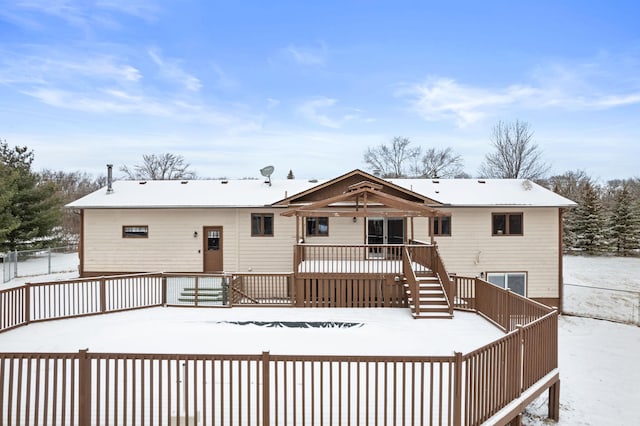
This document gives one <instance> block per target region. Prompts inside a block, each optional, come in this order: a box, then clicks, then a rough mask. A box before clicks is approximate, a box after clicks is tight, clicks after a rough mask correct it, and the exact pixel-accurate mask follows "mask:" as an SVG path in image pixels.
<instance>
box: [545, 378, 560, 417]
mask: <svg viewBox="0 0 640 426" xmlns="http://www.w3.org/2000/svg"><path fill="white" fill-rule="evenodd" d="M548 417H549V418H550V419H553V420H555V421H558V420H560V380H558V381H557V382H555V383H554V384H553V385H551V387H550V388H549V407H548Z"/></svg>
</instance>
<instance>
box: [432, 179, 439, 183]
mask: <svg viewBox="0 0 640 426" xmlns="http://www.w3.org/2000/svg"><path fill="white" fill-rule="evenodd" d="M431 182H433V183H440V181H439V180H438V179H434V180H432V181H431Z"/></svg>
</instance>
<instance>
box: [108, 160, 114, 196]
mask: <svg viewBox="0 0 640 426" xmlns="http://www.w3.org/2000/svg"><path fill="white" fill-rule="evenodd" d="M112 192H113V164H107V194H111V193H112Z"/></svg>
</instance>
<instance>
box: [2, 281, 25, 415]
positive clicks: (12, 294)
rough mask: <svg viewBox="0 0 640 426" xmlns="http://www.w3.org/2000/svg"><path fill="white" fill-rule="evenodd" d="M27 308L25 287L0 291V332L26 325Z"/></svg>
mask: <svg viewBox="0 0 640 426" xmlns="http://www.w3.org/2000/svg"><path fill="white" fill-rule="evenodd" d="M28 307H29V303H28V289H27V287H16V288H10V289H7V290H2V291H0V332H2V331H7V330H10V329H12V328H15V327H19V326H21V325H25V324H27V323H28V321H29V312H28ZM0 424H1V423H0Z"/></svg>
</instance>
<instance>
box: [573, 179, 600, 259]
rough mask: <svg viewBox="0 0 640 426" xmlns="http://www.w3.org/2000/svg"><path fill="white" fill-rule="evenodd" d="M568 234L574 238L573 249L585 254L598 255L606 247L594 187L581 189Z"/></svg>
mask: <svg viewBox="0 0 640 426" xmlns="http://www.w3.org/2000/svg"><path fill="white" fill-rule="evenodd" d="M572 222H573V223H572V224H571V230H570V232H572V233H573V235H574V236H575V241H574V243H573V247H574V248H576V249H578V250H581V251H583V252H584V253H587V254H597V253H600V252H601V251H602V250H603V249H605V247H606V243H605V235H604V234H605V232H604V220H603V211H602V204H601V202H600V196H599V194H598V190H597V188H596V187H595V185H593V184H591V182H586V183H585V185H584V186H583V187H582V191H581V194H580V200H579V202H578V207H577V208H576V209H575V215H574V217H573V220H572Z"/></svg>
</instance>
